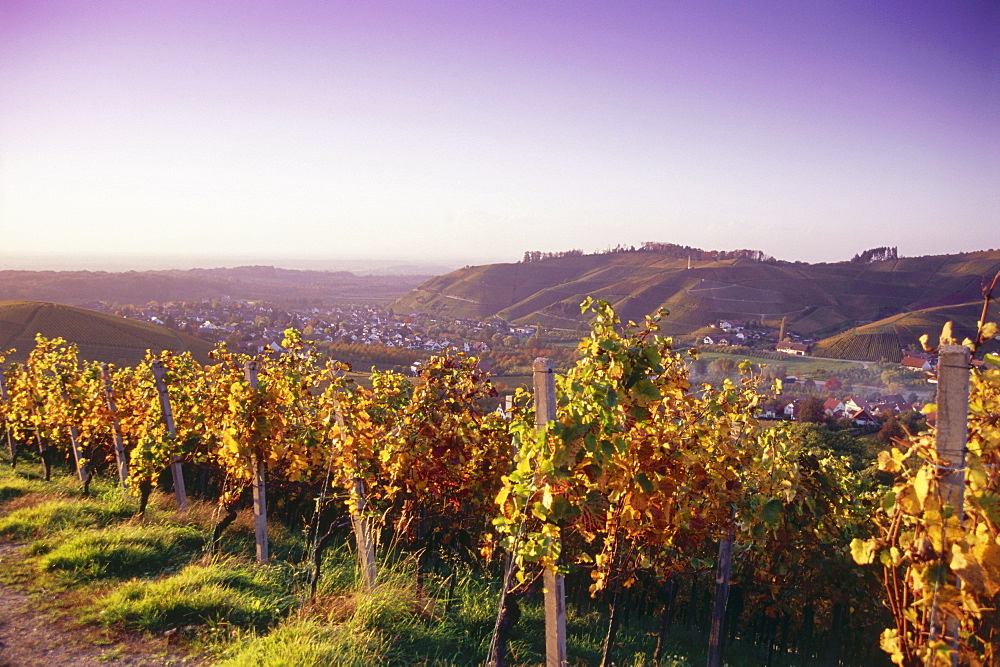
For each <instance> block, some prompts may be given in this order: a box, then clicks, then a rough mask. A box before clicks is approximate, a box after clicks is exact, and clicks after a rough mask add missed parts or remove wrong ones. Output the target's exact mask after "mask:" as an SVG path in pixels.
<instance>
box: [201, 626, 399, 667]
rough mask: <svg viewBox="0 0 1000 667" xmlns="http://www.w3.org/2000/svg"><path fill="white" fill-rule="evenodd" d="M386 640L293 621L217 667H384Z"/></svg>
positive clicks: (351, 629)
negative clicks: (326, 666) (330, 666)
mask: <svg viewBox="0 0 1000 667" xmlns="http://www.w3.org/2000/svg"><path fill="white" fill-rule="evenodd" d="M389 649H390V645H389V640H388V638H387V637H386V636H385V634H384V633H381V632H378V631H376V630H366V631H359V630H358V629H357V628H354V627H351V626H349V625H339V626H336V625H328V624H325V623H323V622H322V621H321V620H320V619H317V618H295V619H293V620H290V621H289V622H287V623H284V624H282V625H281V626H279V627H278V628H276V629H275V630H274V632H272V633H270V634H269V635H265V636H262V637H255V638H253V639H251V640H249V641H246V642H244V643H243V644H240V645H239V646H237V647H236V648H235V650H233V651H231V652H230V653H229V654H228V655H227V657H226V658H225V659H223V660H221V661H220V662H218V663H216V664H217V665H218V667H290V666H291V665H295V666H297V667H312V666H314V665H315V666H316V667H319V666H320V665H342V666H343V667H369V666H370V665H381V664H385V663H386V662H387V660H388V654H389Z"/></svg>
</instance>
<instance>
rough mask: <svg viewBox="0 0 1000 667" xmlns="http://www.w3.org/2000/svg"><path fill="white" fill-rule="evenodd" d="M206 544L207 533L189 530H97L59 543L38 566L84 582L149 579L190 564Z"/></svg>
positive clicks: (174, 527)
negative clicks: (194, 555)
mask: <svg viewBox="0 0 1000 667" xmlns="http://www.w3.org/2000/svg"><path fill="white" fill-rule="evenodd" d="M204 541H205V536H204V533H202V532H201V531H198V530H196V529H195V528H192V527H190V526H181V525H172V526H171V525H160V526H144V525H131V526H113V527H109V528H105V529H96V528H95V529H91V530H88V531H85V532H83V533H77V534H74V535H73V536H71V537H70V538H69V539H67V540H65V541H62V542H60V543H59V544H58V545H57V546H55V547H54V548H53V549H52V550H50V551H49V552H48V553H46V554H45V555H43V556H42V557H41V558H40V559H39V561H38V566H39V568H40V569H42V570H47V571H58V572H63V573H65V574H67V575H69V576H71V577H74V578H81V579H103V578H110V577H142V576H150V575H156V574H159V573H161V572H163V571H165V570H168V569H171V568H175V567H177V566H178V565H180V564H181V563H184V562H186V561H188V560H190V559H191V554H192V553H197V551H198V549H200V548H201V546H202V545H203V544H204Z"/></svg>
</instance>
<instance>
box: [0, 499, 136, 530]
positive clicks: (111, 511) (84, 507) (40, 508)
mask: <svg viewBox="0 0 1000 667" xmlns="http://www.w3.org/2000/svg"><path fill="white" fill-rule="evenodd" d="M120 518H123V516H122V513H121V512H120V511H119V510H118V509H117V508H114V507H111V506H108V505H107V504H105V503H101V502H98V501H93V500H79V499H71V498H66V499H55V500H46V501H43V502H41V503H39V504H37V505H34V506H31V507H24V508H22V509H18V510H15V511H13V512H11V513H10V514H8V515H7V516H5V517H3V518H0V536H3V537H6V538H8V539H16V540H25V539H32V538H40V537H48V536H51V535H52V533H55V532H59V531H62V530H66V529H69V528H85V527H90V526H104V525H107V524H109V523H111V522H113V521H115V520H117V519H120Z"/></svg>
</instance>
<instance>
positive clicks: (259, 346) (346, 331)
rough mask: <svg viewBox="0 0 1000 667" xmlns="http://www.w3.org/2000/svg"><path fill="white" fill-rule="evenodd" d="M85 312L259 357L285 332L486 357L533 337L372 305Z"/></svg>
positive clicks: (501, 325)
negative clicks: (139, 323)
mask: <svg viewBox="0 0 1000 667" xmlns="http://www.w3.org/2000/svg"><path fill="white" fill-rule="evenodd" d="M88 307H91V308H94V309H96V310H103V311H104V312H112V313H114V314H117V315H121V316H123V317H128V318H132V319H137V320H142V321H145V322H152V323H153V324H161V325H164V326H167V327H170V328H171V329H174V330H177V331H181V332H184V333H187V334H190V335H193V336H196V337H198V338H201V339H202V340H207V341H209V342H212V343H220V342H225V343H226V344H227V345H228V346H229V347H230V348H231V349H233V350H235V351H238V352H245V353H248V354H258V353H261V352H264V351H265V350H266V349H268V348H270V349H272V350H278V349H279V348H280V344H281V340H282V338H283V337H284V331H285V330H286V329H288V328H295V329H298V330H300V331H302V332H303V334H304V335H305V337H306V338H307V339H308V340H310V341H313V342H315V343H316V344H318V345H321V346H322V345H323V344H335V343H336V344H353V345H372V346H382V347H386V348H397V349H403V350H412V351H418V352H428V353H433V352H439V351H441V350H444V349H447V348H451V347H454V348H457V349H459V350H461V351H463V352H467V353H470V354H486V353H488V352H490V350H491V349H492V348H493V347H495V346H500V345H507V346H516V345H518V343H519V342H521V341H525V340H528V339H530V338H531V337H532V336H534V335H535V334H536V331H537V328H536V327H534V326H519V325H512V324H508V323H506V322H503V321H500V320H495V319H494V320H490V321H489V322H479V321H474V320H467V319H449V320H440V319H437V318H432V317H427V316H422V315H419V314H416V313H414V314H413V315H410V316H405V317H399V316H394V315H392V314H391V313H390V312H389V311H388V310H386V309H384V308H381V307H379V306H374V305H349V306H338V307H332V308H322V309H321V308H311V309H308V310H303V311H290V310H285V309H280V308H276V307H273V306H270V305H268V304H265V303H262V302H252V301H240V300H233V299H227V298H221V299H213V300H211V301H207V300H206V301H200V302H167V303H164V304H158V303H151V304H148V305H145V306H131V305H127V306H108V305H107V304H103V303H101V304H88Z"/></svg>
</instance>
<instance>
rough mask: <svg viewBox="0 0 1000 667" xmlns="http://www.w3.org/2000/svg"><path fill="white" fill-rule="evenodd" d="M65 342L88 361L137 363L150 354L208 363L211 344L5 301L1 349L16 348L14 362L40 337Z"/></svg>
mask: <svg viewBox="0 0 1000 667" xmlns="http://www.w3.org/2000/svg"><path fill="white" fill-rule="evenodd" d="M39 333H40V334H42V335H43V336H46V337H47V338H57V337H58V338H65V339H66V340H68V341H69V342H71V343H76V344H77V345H78V346H79V347H80V356H81V357H83V358H84V359H88V360H96V361H108V362H112V363H116V364H119V365H122V364H135V363H137V362H138V361H140V360H141V359H142V358H143V355H144V353H145V350H147V349H151V350H154V351H161V350H173V351H178V352H179V351H183V350H190V351H191V352H193V353H194V355H195V357H196V358H197V359H198V360H199V361H202V362H206V361H208V356H207V355H208V351H209V350H211V349H212V346H211V345H210V344H209V343H206V342H204V341H201V340H198V339H196V338H193V337H191V336H187V335H184V334H180V333H177V332H175V331H171V330H170V329H168V328H166V327H162V326H158V325H155V324H149V323H146V322H137V321H135V320H127V319H124V318H121V317H115V316H113V315H107V314H105V313H99V312H96V311H93V310H86V309H83V308H76V307H74V306H65V305H62V304H56V303H47V302H42V301H0V349H9V348H14V349H16V350H17V352H16V353H15V354H13V355H11V357H10V360H12V361H23V360H24V359H25V358H26V357H27V354H28V352H29V351H30V350H31V349H32V348H33V347H34V346H35V335H36V334H39Z"/></svg>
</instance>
